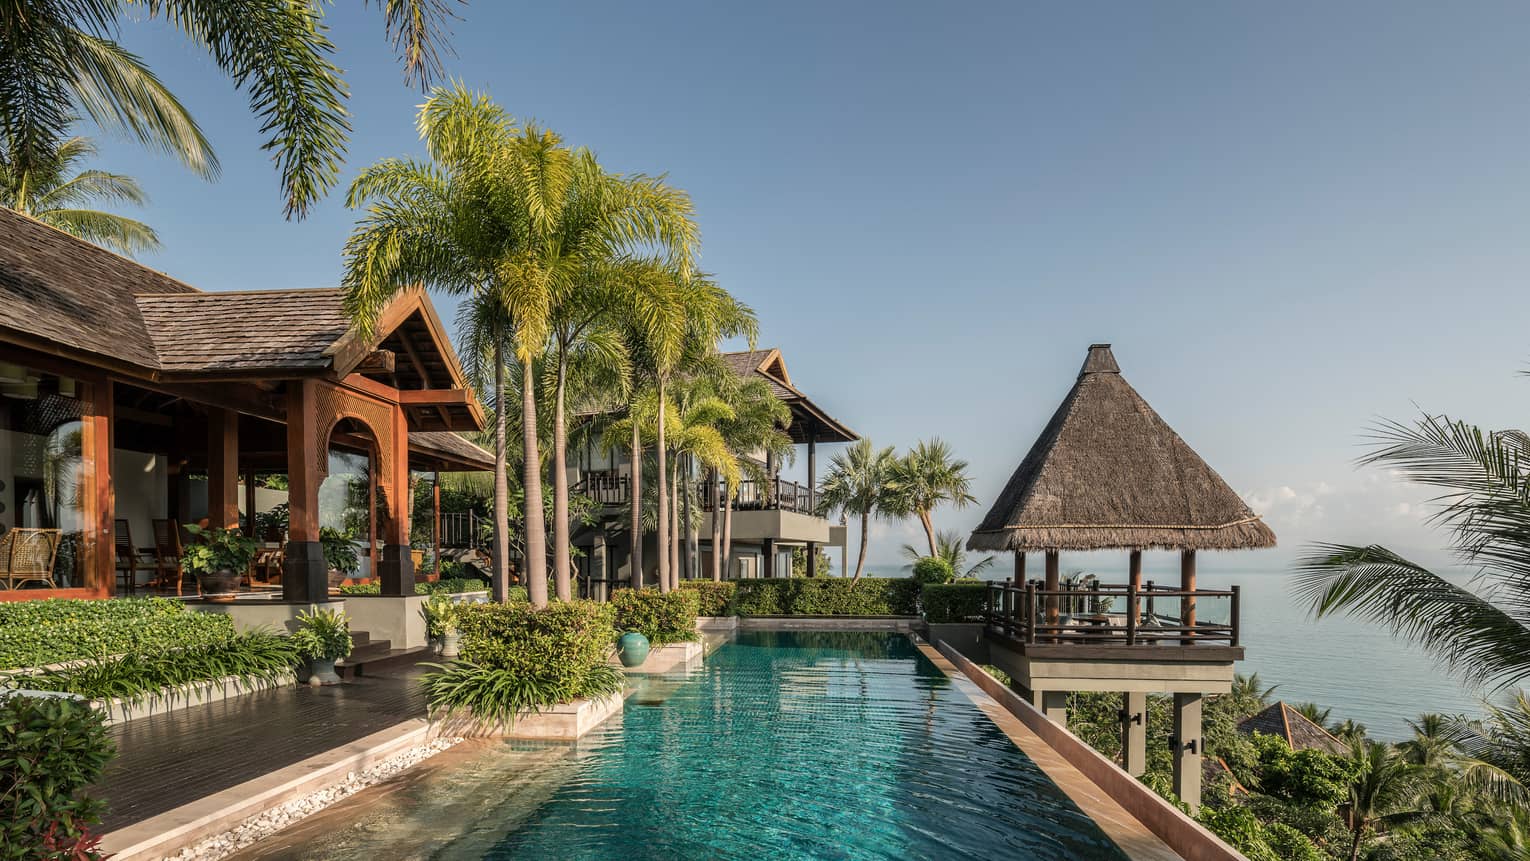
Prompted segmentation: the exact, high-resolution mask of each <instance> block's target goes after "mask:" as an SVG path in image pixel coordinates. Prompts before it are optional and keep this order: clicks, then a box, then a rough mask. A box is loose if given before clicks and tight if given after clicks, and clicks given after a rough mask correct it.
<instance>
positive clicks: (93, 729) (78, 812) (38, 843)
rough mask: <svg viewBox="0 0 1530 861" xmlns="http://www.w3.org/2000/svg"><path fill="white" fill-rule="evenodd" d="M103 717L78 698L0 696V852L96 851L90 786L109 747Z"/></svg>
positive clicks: (21, 856) (65, 855)
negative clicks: (92, 831) (92, 827)
mask: <svg viewBox="0 0 1530 861" xmlns="http://www.w3.org/2000/svg"><path fill="white" fill-rule="evenodd" d="M105 719H106V715H105V714H104V713H103V712H101V711H100V710H99V709H96V708H93V707H91V705H90V704H89V703H85V702H82V701H78V700H72V699H68V698H63V697H27V696H0V859H5V861H39V859H40V861H55V859H92V858H101V857H102V853H101V852H100V851H99V850H97V849H96V848H95V845H96V838H95V837H93V836H92V835H91V833H90V828H91V826H92V825H94V824H95V823H96V822H98V821H100V818H101V813H102V812H103V811H104V810H105V805H104V804H103V803H102V802H101V801H100V800H99V799H97V798H94V797H92V795H91V793H90V792H89V788H90V787H91V786H93V785H94V784H95V783H96V782H97V781H98V780H100V778H101V774H102V771H103V769H104V768H105V767H106V763H107V762H109V761H110V760H111V758H112V756H113V754H114V753H115V749H114V747H113V745H112V741H111V736H110V735H108V734H107V731H106V726H105Z"/></svg>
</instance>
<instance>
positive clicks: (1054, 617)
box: [1045, 550, 1062, 633]
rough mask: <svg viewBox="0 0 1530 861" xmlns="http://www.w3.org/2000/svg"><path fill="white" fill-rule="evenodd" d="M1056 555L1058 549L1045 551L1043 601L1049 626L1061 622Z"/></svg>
mask: <svg viewBox="0 0 1530 861" xmlns="http://www.w3.org/2000/svg"><path fill="white" fill-rule="evenodd" d="M1057 556H1058V551H1056V550H1048V551H1047V582H1046V591H1047V599H1046V602H1045V603H1046V608H1047V613H1046V620H1047V625H1049V626H1054V625H1058V624H1061V622H1062V605H1061V604H1059V603H1058V600H1057V591H1058V589H1059V583H1058V572H1057V563H1058V559H1057ZM1052 633H1056V631H1053V632H1052Z"/></svg>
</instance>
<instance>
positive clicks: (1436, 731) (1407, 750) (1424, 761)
mask: <svg viewBox="0 0 1530 861" xmlns="http://www.w3.org/2000/svg"><path fill="white" fill-rule="evenodd" d="M1408 726H1409V727H1411V728H1412V730H1413V738H1410V739H1408V740H1407V741H1404V742H1402V743H1400V744H1399V745H1397V747H1398V748H1399V749H1400V750H1401V751H1402V752H1403V755H1404V756H1406V757H1407V758H1408V761H1409V762H1411V763H1413V764H1414V765H1422V766H1425V767H1426V768H1444V767H1445V766H1447V765H1449V764H1450V763H1451V762H1452V761H1453V760H1454V759H1455V758H1456V756H1457V752H1458V748H1457V743H1458V742H1459V740H1460V735H1459V734H1458V733H1457V732H1456V731H1455V729H1454V727H1455V722H1454V721H1453V719H1451V718H1449V717H1447V716H1445V715H1440V714H1421V715H1419V716H1418V720H1410V721H1408Z"/></svg>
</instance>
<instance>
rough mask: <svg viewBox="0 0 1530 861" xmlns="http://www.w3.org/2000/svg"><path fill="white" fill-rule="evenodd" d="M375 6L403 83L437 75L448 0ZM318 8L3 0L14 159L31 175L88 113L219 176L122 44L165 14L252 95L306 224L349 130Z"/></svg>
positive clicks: (4, 80)
mask: <svg viewBox="0 0 1530 861" xmlns="http://www.w3.org/2000/svg"><path fill="white" fill-rule="evenodd" d="M368 5H371V4H370V3H368ZM378 5H379V6H380V7H381V8H382V10H383V16H384V19H385V21H386V24H387V29H388V35H389V37H390V38H391V39H392V40H393V42H394V45H395V46H396V47H397V49H398V52H399V54H400V57H401V59H402V61H403V63H404V69H405V76H406V78H407V79H408V80H411V81H417V82H419V83H420V84H421V86H426V85H428V81H429V79H430V77H431V76H432V75H433V74H435V73H436V72H438V71H439V69H440V59H439V55H440V50H441V48H440V40H441V35H442V32H443V25H444V24H445V22H446V20H447V19H448V18H450V17H451V14H452V12H451V7H450V6H449V5H447V4H446V3H445V2H443V0H379V2H378ZM324 10H325V4H322V3H318V2H312V0H309V2H271V0H221V2H217V3H197V2H191V0H147V2H131V0H75V2H57V0H0V69H4V70H5V72H4V74H0V140H6V141H8V142H10V144H11V145H12V146H13V147H14V149H13V151H12V153H11V158H12V163H13V165H14V166H15V167H16V168H17V169H19V170H21V171H23V172H31V171H34V170H37V169H38V166H39V165H42V164H45V163H46V162H47V160H48V158H49V157H50V153H51V151H52V147H53V144H54V142H56V141H58V140H59V139H61V138H63V136H64V134H65V132H66V130H67V129H68V128H69V126H70V124H71V123H73V122H74V120H75V117H76V116H78V115H80V114H84V115H85V116H88V117H90V119H92V120H94V121H95V123H96V125H98V126H100V127H101V128H103V129H106V130H108V131H111V132H121V133H124V134H127V135H129V136H131V137H133V138H136V139H137V140H138V141H139V142H140V143H142V144H144V145H145V146H149V147H151V148H154V149H158V150H161V151H164V152H166V153H169V154H171V155H173V156H175V157H177V158H179V159H180V160H181V161H182V162H184V163H185V164H186V165H187V166H189V167H191V168H192V169H193V170H195V171H196V172H197V173H198V174H200V175H202V176H204V177H207V178H212V177H216V176H217V174H218V159H217V156H216V155H215V154H214V153H213V151H212V146H211V145H210V144H209V143H208V141H207V138H206V137H205V136H204V135H203V134H202V130H201V129H200V128H199V127H198V126H197V123H196V121H195V120H193V119H192V118H191V115H190V114H189V113H188V112H187V110H186V108H185V107H184V106H183V105H181V103H180V102H179V101H177V100H176V98H175V96H174V95H173V94H172V93H171V92H170V91H169V89H167V88H166V87H165V85H164V84H163V83H161V82H160V80H159V79H158V78H157V77H155V75H154V73H153V72H152V71H150V70H149V68H148V66H147V65H146V64H145V63H144V61H143V60H142V59H141V58H139V57H137V56H135V55H134V54H133V53H131V52H130V51H128V50H127V49H125V48H123V47H122V45H120V44H119V43H118V42H117V41H116V35H117V32H118V29H119V27H120V25H121V23H122V21H123V19H128V20H131V19H133V18H138V17H143V18H149V19H163V20H164V21H166V22H168V23H169V24H170V25H171V26H173V27H175V28H176V29H178V30H179V31H180V32H181V34H182V35H184V36H185V37H186V38H187V39H188V40H189V41H190V42H192V43H193V44H194V45H196V46H198V47H201V48H204V49H206V50H207V52H208V54H209V55H210V56H211V59H212V61H213V64H214V65H215V66H217V67H218V68H219V69H221V70H222V71H223V72H224V73H225V74H227V75H228V76H229V77H230V78H232V79H233V82H234V85H235V87H236V88H238V89H240V90H242V91H244V92H245V93H247V94H248V97H249V103H250V110H251V112H252V113H254V114H255V115H257V116H258V117H260V119H261V121H262V123H263V126H262V133H263V134H265V135H266V136H267V138H266V142H265V144H264V148H265V149H267V150H270V151H271V152H272V153H273V154H274V160H275V161H276V164H277V167H278V169H279V170H280V172H281V181H282V189H283V193H284V194H285V196H286V211H287V214H288V216H289V217H290V216H298V217H302V216H303V215H304V214H306V213H307V211H308V209H309V207H311V206H312V205H313V203H314V202H315V201H317V200H318V199H319V198H320V197H322V196H323V195H324V193H325V192H326V191H327V190H328V189H329V188H330V187H331V186H333V185H334V183H335V181H336V179H337V177H338V175H339V169H340V163H341V160H342V158H343V156H344V154H345V147H346V141H347V138H348V136H349V133H350V123H349V121H348V120H347V119H346V111H345V103H346V99H347V90H346V84H345V81H344V80H343V79H342V78H341V74H340V70H339V68H337V67H336V66H335V65H334V63H332V62H331V61H330V55H331V54H332V53H334V50H335V46H334V45H333V44H332V43H331V42H330V41H329V36H328V28H326V27H325V25H324Z"/></svg>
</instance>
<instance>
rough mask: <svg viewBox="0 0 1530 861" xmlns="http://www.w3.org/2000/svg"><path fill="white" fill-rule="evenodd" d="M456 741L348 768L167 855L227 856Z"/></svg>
mask: <svg viewBox="0 0 1530 861" xmlns="http://www.w3.org/2000/svg"><path fill="white" fill-rule="evenodd" d="M459 741H462V739H460V738H438V739H435V740H434V741H432V742H430V743H429V744H422V745H418V746H416V747H411V748H409V749H408V750H403V751H400V752H398V753H395V754H394V755H392V756H390V757H388V758H387V759H385V760H383V761H382V762H379V763H378V764H376V765H374V766H372V767H371V768H368V769H366V770H365V771H359V772H358V771H352V772H349V773H348V774H346V775H345V780H344V781H342V782H340V783H337V784H335V785H334V786H331V787H329V788H328V789H321V790H319V791H318V792H314V793H310V794H308V795H304V796H302V797H300V798H294V799H292V800H291V801H288V802H286V803H284V804H281V805H278V806H276V807H273V808H271V809H270V810H267V811H266V812H264V813H260V814H257V815H255V816H251V817H250V818H249V819H246V820H244V821H243V822H241V823H239V824H238V825H236V826H234V827H233V828H231V829H229V830H228V831H225V832H223V833H222V834H215V835H213V836H211V837H207V838H205V839H203V840H202V841H201V842H199V843H197V844H195V845H193V846H190V847H188V848H186V849H182V850H181V851H180V853H179V854H176V855H171V856H168V859H174V861H219V859H222V858H227V857H228V856H230V855H232V854H234V853H235V852H238V851H239V850H240V849H243V848H245V847H247V846H249V845H251V844H253V843H255V842H257V841H260V840H264V839H265V838H267V837H270V836H271V835H273V834H275V833H277V832H278V831H282V830H283V829H286V828H288V827H290V826H292V825H294V824H296V823H297V822H298V820H300V819H303V818H304V817H307V816H312V815H313V814H315V813H318V812H319V811H321V810H323V809H324V808H326V807H328V806H330V805H331V804H334V803H335V802H337V801H340V800H341V799H343V798H346V797H347V796H350V795H354V794H355V793H357V792H360V791H361V790H363V789H366V788H367V787H368V786H371V785H373V784H375V783H381V782H382V781H384V780H387V779H388V778H390V777H393V776H394V775H396V774H399V773H400V772H402V771H405V770H406V769H409V768H411V767H413V766H415V765H417V764H419V763H420V762H422V761H424V760H426V759H429V758H430V757H432V756H435V755H436V754H438V753H440V752H441V751H443V750H446V749H447V748H449V747H451V746H452V745H454V744H456V743H457V742H459ZM168 859H167V861H168Z"/></svg>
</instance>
